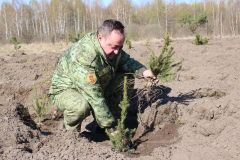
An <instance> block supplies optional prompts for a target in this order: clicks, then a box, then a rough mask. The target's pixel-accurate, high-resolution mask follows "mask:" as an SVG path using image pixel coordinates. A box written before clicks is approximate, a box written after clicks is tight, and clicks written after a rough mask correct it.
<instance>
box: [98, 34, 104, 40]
mask: <svg viewBox="0 0 240 160" xmlns="http://www.w3.org/2000/svg"><path fill="white" fill-rule="evenodd" d="M102 39H103V36H102V35H101V34H100V33H99V34H98V41H101V40H102Z"/></svg>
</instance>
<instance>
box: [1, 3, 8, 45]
mask: <svg viewBox="0 0 240 160" xmlns="http://www.w3.org/2000/svg"><path fill="white" fill-rule="evenodd" d="M2 10H3V17H4V22H5V34H6V40H8V38H9V35H8V34H9V33H8V23H7V14H6V4H4V5H3V9H2Z"/></svg>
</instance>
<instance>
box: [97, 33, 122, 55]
mask: <svg viewBox="0 0 240 160" xmlns="http://www.w3.org/2000/svg"><path fill="white" fill-rule="evenodd" d="M98 41H99V43H100V45H101V47H102V49H103V51H104V52H105V54H106V56H107V57H108V59H112V58H113V56H114V55H117V54H118V52H119V50H120V49H121V48H122V47H123V43H124V41H125V35H124V33H123V34H122V33H121V32H119V31H118V30H113V31H112V32H111V34H110V35H109V36H107V37H103V36H102V35H101V34H100V33H99V35H98Z"/></svg>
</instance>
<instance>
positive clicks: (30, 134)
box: [0, 38, 240, 160]
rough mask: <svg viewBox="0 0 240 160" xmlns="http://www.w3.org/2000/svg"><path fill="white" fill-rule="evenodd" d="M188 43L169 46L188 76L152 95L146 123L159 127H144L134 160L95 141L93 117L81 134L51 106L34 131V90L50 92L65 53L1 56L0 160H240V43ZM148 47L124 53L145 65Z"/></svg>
mask: <svg viewBox="0 0 240 160" xmlns="http://www.w3.org/2000/svg"><path fill="white" fill-rule="evenodd" d="M190 41H191V40H189V39H175V40H173V42H172V43H171V45H172V46H174V51H175V52H176V53H175V55H174V59H175V61H176V62H178V61H180V60H181V59H182V58H184V59H185V60H184V62H183V66H182V70H181V71H180V72H179V74H178V76H177V78H176V80H174V81H170V82H167V83H161V82H160V83H159V84H158V85H157V87H156V88H157V91H161V92H154V93H152V95H155V96H154V98H153V99H152V103H151V105H149V104H147V105H145V106H143V107H142V110H141V112H142V119H143V121H144V122H146V123H148V124H149V122H153V126H151V129H149V130H148V132H147V133H145V132H144V131H143V127H142V126H141V125H139V126H138V128H137V132H136V134H135V136H134V138H133V146H134V148H135V149H136V151H135V153H133V154H129V153H120V152H118V151H115V150H114V149H113V148H112V147H111V145H110V143H109V140H108V138H107V137H106V136H104V135H99V134H96V133H95V132H94V125H95V124H94V121H93V118H92V116H90V117H88V118H87V119H86V120H85V121H84V122H83V125H82V133H81V134H79V133H77V132H73V131H67V130H64V129H63V128H62V121H63V117H62V114H61V113H60V112H56V110H55V108H54V107H53V106H51V110H50V111H49V113H48V115H46V117H45V119H44V121H43V124H42V125H41V126H39V125H37V124H36V123H37V117H36V114H35V112H34V110H33V108H32V107H31V105H32V104H33V97H34V92H33V84H34V83H35V84H36V86H37V89H38V95H39V97H43V95H44V94H45V93H47V92H48V88H49V79H50V78H51V75H52V73H53V71H54V69H55V67H56V64H57V63H58V60H59V58H60V57H61V55H62V54H63V52H64V49H63V48H61V50H63V51H61V52H53V51H51V52H50V51H40V48H41V47H39V46H37V45H36V44H35V45H36V46H32V47H33V48H39V49H38V50H39V52H38V51H37V50H36V52H35V53H33V52H30V51H29V53H28V52H27V50H26V51H25V52H24V53H22V52H19V53H16V54H12V53H11V52H6V53H5V52H1V56H0V71H1V72H0V107H1V111H0V117H1V118H0V137H1V138H0V159H135V158H137V159H149V160H151V159H161V160H165V159H168V160H169V159H170V160H192V159H194V160H202V159H208V160H230V159H231V160H238V159H240V150H239V148H240V136H239V133H240V127H239V126H240V110H239V108H240V105H239V104H238V102H239V100H240V92H239V89H240V83H239V82H240V80H239V77H240V73H239V69H238V68H240V55H239V49H240V38H222V39H210V40H209V45H204V46H197V45H193V44H192V43H191V42H190ZM145 43H146V42H137V43H133V48H132V49H130V50H129V49H127V48H125V51H127V52H128V53H129V54H130V55H131V57H133V58H135V59H137V60H138V61H140V62H141V63H143V64H147V63H148V61H149V53H150V52H149V51H148V50H147V49H146V46H145ZM149 45H150V47H151V48H152V49H153V50H154V51H156V53H160V51H161V49H162V47H163V40H160V41H156V40H154V41H151V40H150V42H149ZM5 49H6V48H5ZM2 51H3V50H2ZM7 54H9V55H7ZM144 85H145V82H144V80H136V85H135V91H139V90H143V91H144V89H145V88H144ZM142 96H143V99H144V96H145V98H146V95H142ZM138 102H139V99H136V98H135V99H133V101H132V103H131V108H130V109H129V114H130V115H132V117H134V116H135V117H136V113H137V105H138ZM149 115H150V116H149ZM154 115H155V116H154ZM131 120H132V119H131V116H129V119H128V121H129V122H130V121H131ZM131 122H132V121H131ZM129 124H131V123H129ZM135 125H136V124H135ZM132 126H134V125H132ZM132 126H131V125H129V127H132Z"/></svg>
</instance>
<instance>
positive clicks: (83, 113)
mask: <svg viewBox="0 0 240 160" xmlns="http://www.w3.org/2000/svg"><path fill="white" fill-rule="evenodd" d="M52 102H53V105H54V106H55V107H56V108H57V109H58V110H59V111H61V112H63V113H64V121H65V123H67V124H69V125H75V124H77V123H81V122H82V120H83V119H85V118H86V117H87V116H89V115H90V111H91V107H90V105H89V103H88V101H87V100H86V99H85V98H84V97H83V96H82V95H81V94H80V93H79V92H78V91H76V90H67V91H64V92H62V93H60V94H59V95H56V96H55V97H54V98H53V101H52Z"/></svg>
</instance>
